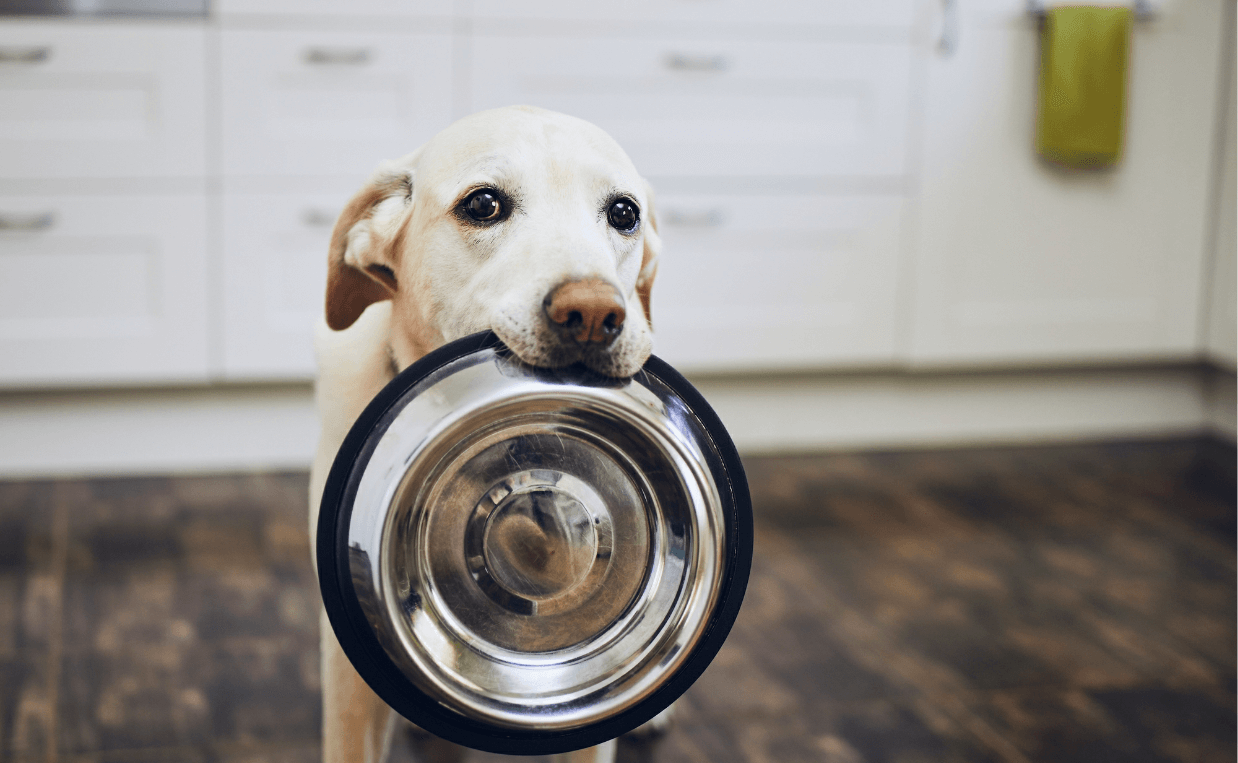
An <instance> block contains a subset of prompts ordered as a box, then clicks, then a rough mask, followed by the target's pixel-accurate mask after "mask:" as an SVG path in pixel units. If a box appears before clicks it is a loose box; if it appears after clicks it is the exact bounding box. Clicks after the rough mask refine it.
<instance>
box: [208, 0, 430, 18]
mask: <svg viewBox="0 0 1238 763" xmlns="http://www.w3.org/2000/svg"><path fill="white" fill-rule="evenodd" d="M211 5H212V7H213V8H214V9H215V12H216V13H220V14H223V15H229V14H246V13H254V14H291V15H297V16H348V17H353V18H355V17H357V16H391V17H400V16H444V17H446V16H450V15H451V6H452V0H349V2H346V3H342V2H340V0H214V2H212V3H211Z"/></svg>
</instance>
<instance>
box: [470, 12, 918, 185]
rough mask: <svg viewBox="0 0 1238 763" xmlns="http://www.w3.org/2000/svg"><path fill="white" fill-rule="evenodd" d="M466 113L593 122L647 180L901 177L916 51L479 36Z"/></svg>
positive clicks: (794, 44) (793, 44)
mask: <svg viewBox="0 0 1238 763" xmlns="http://www.w3.org/2000/svg"><path fill="white" fill-rule="evenodd" d="M471 60H472V66H471V81H472V104H471V105H472V108H473V109H474V110H478V109H484V108H492V107H495V106H505V105H509V104H511V103H528V104H531V105H534V106H542V107H544V108H548V109H552V110H555V111H563V112H566V113H568V114H572V115H574V116H578V117H581V118H583V119H587V120H589V121H591V122H594V123H595V124H597V125H598V126H600V127H602V128H603V129H604V130H606V131H607V132H609V133H610V134H611V135H612V136H614V138H615V139H616V140H618V141H619V143H620V145H622V146H623V147H624V149H625V150H626V151H627V152H628V154H629V155H630V156H631V157H632V160H633V162H635V163H636V167H637V169H638V170H640V172H642V173H643V174H645V175H648V176H757V175H765V176H770V175H781V176H787V175H817V176H821V175H833V176H896V175H901V174H902V173H903V172H904V171H905V165H906V146H905V144H906V130H907V113H908V104H909V76H910V70H911V62H910V47H909V46H906V45H898V44H888V45H886V44H842V43H839V44H833V43H811V42H783V43H777V44H774V43H766V42H734V41H725V42H722V41H719V42H715V43H710V42H701V41H687V40H673V39H665V40H616V39H606V38H592V39H591V38H575V39H567V38H525V37H507V36H497V35H491V36H484V35H483V36H478V37H477V38H476V39H475V43H474V50H473V55H472V56H471Z"/></svg>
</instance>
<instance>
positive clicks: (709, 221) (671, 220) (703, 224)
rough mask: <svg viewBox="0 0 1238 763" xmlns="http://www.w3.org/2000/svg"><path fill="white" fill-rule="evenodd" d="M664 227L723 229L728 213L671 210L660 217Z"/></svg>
mask: <svg viewBox="0 0 1238 763" xmlns="http://www.w3.org/2000/svg"><path fill="white" fill-rule="evenodd" d="M658 217H660V218H661V219H662V223H663V224H664V225H671V226H677V227H682V228H721V227H722V226H723V224H724V223H726V213H725V212H723V211H722V210H721V209H717V208H714V209H701V210H686V209H670V210H667V211H666V212H663V213H662V214H660V215H658Z"/></svg>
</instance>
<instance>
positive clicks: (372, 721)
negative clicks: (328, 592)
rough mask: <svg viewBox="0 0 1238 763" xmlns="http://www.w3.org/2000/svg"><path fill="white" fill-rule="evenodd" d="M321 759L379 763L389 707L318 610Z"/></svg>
mask: <svg viewBox="0 0 1238 763" xmlns="http://www.w3.org/2000/svg"><path fill="white" fill-rule="evenodd" d="M321 620H322V622H321V625H320V628H321V631H322V760H323V763H382V761H384V760H385V759H386V757H387V748H388V746H389V744H390V740H391V734H390V730H389V728H388V727H389V725H390V723H391V716H392V712H393V711H392V710H391V708H389V707H388V706H387V704H386V703H385V702H383V701H382V700H381V699H379V698H378V695H377V694H375V693H374V691H373V690H372V689H370V687H369V686H368V685H366V683H365V681H364V680H363V679H362V678H361V676H360V675H358V674H357V671H356V670H355V669H354V668H353V666H352V663H350V662H349V661H348V657H346V656H345V655H344V650H343V649H342V648H341V647H340V642H339V641H337V640H336V638H335V631H333V630H331V624H330V623H329V622H327V616H326V612H323V613H322V618H321Z"/></svg>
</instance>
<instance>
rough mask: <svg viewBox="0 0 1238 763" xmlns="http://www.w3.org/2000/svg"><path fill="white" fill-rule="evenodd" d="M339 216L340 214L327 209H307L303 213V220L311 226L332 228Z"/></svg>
mask: <svg viewBox="0 0 1238 763" xmlns="http://www.w3.org/2000/svg"><path fill="white" fill-rule="evenodd" d="M337 217H339V215H338V214H336V213H334V212H328V211H327V210H325V209H307V210H305V211H304V212H302V213H301V222H303V223H305V225H306V226H308V227H310V228H330V227H333V226H334V225H335V218H337Z"/></svg>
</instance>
